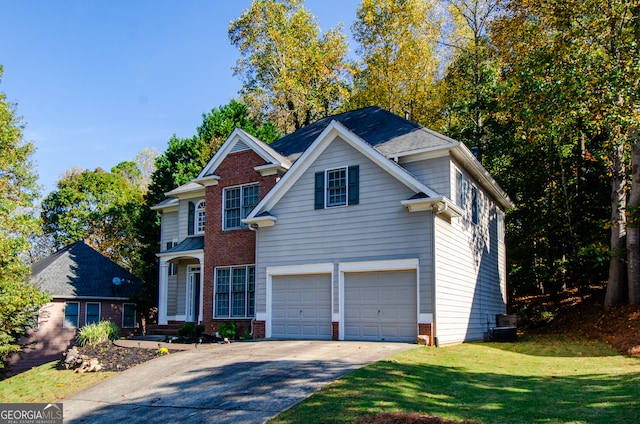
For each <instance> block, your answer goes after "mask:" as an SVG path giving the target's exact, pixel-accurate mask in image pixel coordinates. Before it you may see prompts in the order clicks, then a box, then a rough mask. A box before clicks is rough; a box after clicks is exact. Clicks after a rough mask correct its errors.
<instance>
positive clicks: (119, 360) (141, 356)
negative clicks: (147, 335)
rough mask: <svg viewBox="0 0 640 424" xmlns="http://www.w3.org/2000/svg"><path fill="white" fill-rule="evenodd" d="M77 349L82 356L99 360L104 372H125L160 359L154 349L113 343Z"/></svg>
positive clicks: (77, 347)
mask: <svg viewBox="0 0 640 424" xmlns="http://www.w3.org/2000/svg"><path fill="white" fill-rule="evenodd" d="M76 349H77V350H78V352H80V354H82V355H87V356H89V357H90V358H97V359H98V361H99V362H100V364H102V367H103V368H102V370H103V371H124V370H126V369H129V368H131V367H134V366H136V365H138V364H141V363H143V362H147V361H149V360H151V359H153V358H157V357H158V354H157V353H156V351H155V350H154V349H144V348H139V347H133V348H130V347H120V346H116V345H115V344H113V343H111V342H107V343H100V344H97V345H95V346H89V345H86V346H76Z"/></svg>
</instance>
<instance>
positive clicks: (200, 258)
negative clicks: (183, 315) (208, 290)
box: [195, 253, 204, 324]
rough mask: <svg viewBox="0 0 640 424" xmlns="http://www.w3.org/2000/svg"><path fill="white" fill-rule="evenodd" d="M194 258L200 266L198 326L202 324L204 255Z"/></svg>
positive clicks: (197, 255)
mask: <svg viewBox="0 0 640 424" xmlns="http://www.w3.org/2000/svg"><path fill="white" fill-rule="evenodd" d="M195 257H196V258H197V259H198V263H199V264H200V299H199V301H198V304H199V305H200V306H199V307H198V324H200V323H202V318H203V315H202V312H203V308H202V301H203V299H204V294H203V292H204V253H199V254H196V255H195Z"/></svg>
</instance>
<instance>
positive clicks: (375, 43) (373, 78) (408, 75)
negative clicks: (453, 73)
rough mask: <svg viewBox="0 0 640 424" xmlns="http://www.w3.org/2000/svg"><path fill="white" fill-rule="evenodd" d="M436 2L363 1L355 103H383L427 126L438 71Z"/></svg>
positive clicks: (355, 28)
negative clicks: (406, 113) (359, 59)
mask: <svg viewBox="0 0 640 424" xmlns="http://www.w3.org/2000/svg"><path fill="white" fill-rule="evenodd" d="M439 30H440V27H439V22H438V19H437V17H436V11H435V5H434V3H433V2H432V1H424V0H406V1H397V0H363V2H362V4H361V6H360V7H359V8H358V12H357V20H356V22H355V23H354V25H353V27H352V31H353V35H354V39H355V40H356V42H357V43H358V48H357V52H358V54H359V55H360V56H361V61H360V62H359V64H358V67H357V70H356V72H355V76H354V93H353V98H352V101H351V105H352V106H353V107H362V106H370V105H379V106H380V107H383V108H385V109H387V110H390V111H392V112H394V113H397V114H399V115H403V114H404V113H405V111H407V112H408V114H409V116H410V118H411V119H412V120H413V121H415V122H418V123H422V124H426V123H427V122H429V120H430V115H431V113H432V112H433V109H434V105H433V100H432V99H433V96H434V92H435V90H434V86H435V81H436V78H437V74H438V58H437V52H436V42H437V37H438V34H439Z"/></svg>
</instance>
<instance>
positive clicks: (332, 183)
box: [314, 165, 360, 209]
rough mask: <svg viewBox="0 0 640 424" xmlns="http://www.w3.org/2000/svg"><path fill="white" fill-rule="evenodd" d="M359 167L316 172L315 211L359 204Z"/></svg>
mask: <svg viewBox="0 0 640 424" xmlns="http://www.w3.org/2000/svg"><path fill="white" fill-rule="evenodd" d="M359 180H360V167H359V166H358V165H355V166H348V167H342V168H334V169H328V170H326V171H322V172H317V173H316V180H315V201H314V205H315V206H314V207H315V209H324V208H331V207H335V206H346V205H357V204H358V203H359V202H360V181H359Z"/></svg>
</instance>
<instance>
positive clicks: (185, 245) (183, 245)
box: [162, 236, 204, 253]
mask: <svg viewBox="0 0 640 424" xmlns="http://www.w3.org/2000/svg"><path fill="white" fill-rule="evenodd" d="M202 249H204V236H196V237H187V238H186V239H184V240H182V241H181V242H180V244H177V245H175V246H173V247H172V248H171V249H168V250H166V251H164V252H162V253H177V252H189V251H192V250H202Z"/></svg>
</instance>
